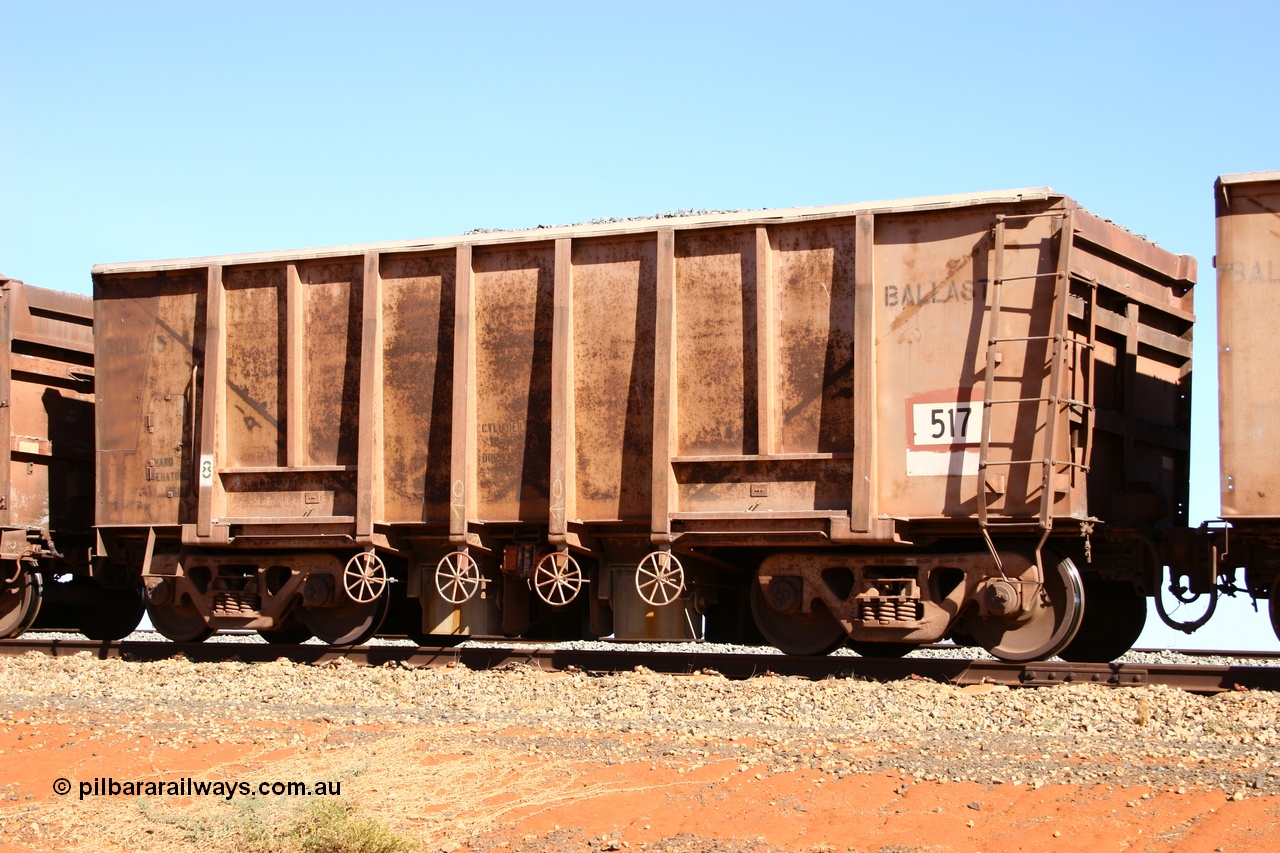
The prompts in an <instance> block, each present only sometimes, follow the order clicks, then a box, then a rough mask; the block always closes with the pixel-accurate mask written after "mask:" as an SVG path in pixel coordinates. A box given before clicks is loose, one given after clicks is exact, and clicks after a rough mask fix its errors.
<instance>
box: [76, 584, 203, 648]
mask: <svg viewBox="0 0 1280 853" xmlns="http://www.w3.org/2000/svg"><path fill="white" fill-rule="evenodd" d="M88 583H91V584H93V585H94V586H95V587H97V589H96V590H94V594H95V597H96V598H97V601H98V605H97V606H94V607H79V608H77V610H76V613H77V621H78V624H77V625H76V628H78V629H79V631H80V633H81V634H84V635H85V636H86V637H88V638H89V639H90V640H106V641H111V642H114V641H115V640H121V639H124V638H125V637H127V636H129V635H130V634H132V633H133V632H134V631H136V630H138V623H139V622H141V621H142V614H143V613H145V612H146V607H145V606H144V605H143V603H142V590H140V589H117V588H113V589H107V588H105V587H102V586H99V585H98V584H97V582H96V581H88ZM201 622H202V623H203V620H201ZM152 624H154V621H153V623H152ZM156 630H159V628H158V627H157V629H156ZM162 633H163V632H162ZM209 633H210V634H212V633H213V632H212V631H210V632H209ZM166 636H168V635H167V634H166ZM207 636H208V634H206V635H205V637H207ZM205 637H201V638H200V639H201V640H203V639H204V638H205ZM171 639H172V638H171Z"/></svg>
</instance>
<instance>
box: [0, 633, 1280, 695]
mask: <svg viewBox="0 0 1280 853" xmlns="http://www.w3.org/2000/svg"><path fill="white" fill-rule="evenodd" d="M30 652H37V653H40V654H44V655H48V656H50V657H71V656H74V655H78V654H86V653H87V654H89V655H92V656H94V657H97V658H99V659H103V660H105V659H109V658H118V659H122V660H129V661H139V662H152V661H160V660H172V659H176V658H185V659H186V660H189V661H192V662H195V663H217V662H224V661H241V662H244V663H267V662H270V661H274V660H277V659H279V658H286V659H288V660H291V661H294V662H295V663H305V664H312V665H324V664H331V663H335V662H337V661H339V660H346V661H350V662H352V663H356V664H360V665H365V666H383V665H387V664H399V665H402V666H408V667H431V666H465V667H467V668H468V669H475V670H497V669H503V668H514V667H518V666H531V667H535V668H538V669H543V670H547V671H560V672H586V673H592V674H606V673H616V672H631V671H635V670H637V669H639V668H644V669H647V670H649V671H652V672H657V673H664V674H669V675H691V674H700V673H717V674H719V675H722V676H724V677H726V678H731V679H746V678H756V677H760V676H768V675H777V676H797V677H802V678H811V679H824V678H857V679H862V680H870V681H896V680H900V679H904V678H911V679H924V680H929V681H937V682H943V683H948V684H954V685H961V686H964V685H973V684H997V685H1007V686H1009V687H1047V686H1054V685H1064V684H1099V685H1105V686H1110V687H1139V686H1143V685H1148V684H1162V685H1166V686H1170V687H1176V688H1178V689H1181V690H1186V691H1189V692H1193V693H1221V692H1223V691H1228V690H1273V691H1274V690H1280V667H1275V666H1239V665H1226V666H1224V665H1199V664H1197V665H1186V664H1147V663H1065V662H1062V661H1035V662H1031V663H1010V662H1007V661H998V660H973V659H969V658H962V657H956V658H902V659H890V658H871V657H847V656H841V657H798V656H790V655H777V654H752V653H723V652H715V653H702V652H697V651H694V652H685V651H669V652H662V651H659V652H653V651H635V650H630V649H625V648H620V649H617V650H612V649H604V650H596V649H593V650H578V649H561V648H555V647H548V646H530V645H525V646H522V647H517V648H503V647H470V646H468V647H452V648H447V647H414V646H357V647H349V648H337V647H333V646H324V645H300V646H294V645H268V644H265V643H172V642H145V641H124V642H98V641H92V640H61V639H55V640H39V639H26V638H20V639H16V640H3V641H0V656H13V655H23V654H27V653H30Z"/></svg>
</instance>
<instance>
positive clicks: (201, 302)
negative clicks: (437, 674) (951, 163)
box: [94, 189, 1195, 658]
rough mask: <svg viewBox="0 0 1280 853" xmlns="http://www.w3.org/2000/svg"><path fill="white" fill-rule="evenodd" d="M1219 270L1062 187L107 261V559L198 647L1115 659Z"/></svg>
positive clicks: (1178, 505)
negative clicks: (1203, 309) (704, 648)
mask: <svg viewBox="0 0 1280 853" xmlns="http://www.w3.org/2000/svg"><path fill="white" fill-rule="evenodd" d="M1194 277H1195V266H1194V261H1193V260H1192V259H1190V258H1187V257H1184V256H1175V255H1172V254H1170V253H1168V252H1166V251H1163V250H1161V249H1159V248H1157V247H1155V246H1154V245H1152V244H1151V243H1149V242H1147V241H1145V240H1144V239H1142V238H1140V237H1137V236H1135V235H1133V234H1131V233H1129V232H1127V231H1125V230H1123V229H1121V228H1119V227H1117V226H1115V225H1112V224H1110V223H1108V222H1106V221H1104V220H1102V219H1099V218H1097V217H1095V216H1093V215H1091V214H1089V213H1088V212H1086V211H1084V210H1082V209H1081V208H1080V207H1079V206H1078V205H1076V204H1075V203H1074V202H1073V201H1072V200H1071V199H1069V198H1067V197H1065V196H1063V195H1060V194H1058V193H1054V192H1052V191H1050V190H1047V189H1029V190H1016V191H1009V192H1001V193H990V194H982V195H965V196H947V197H937V198H930V199H918V200H908V201H902V202H886V203H874V204H866V205H849V206H837V207H824V208H804V209H795V210H783V211H751V212H742V213H730V214H718V215H710V216H695V217H687V218H671V219H656V220H644V221H634V222H618V223H607V224H598V225H585V226H572V227H563V228H547V229H536V230H533V231H511V232H498V233H486V234H473V235H468V236H464V237H458V238H450V239H442V240H432V241H421V242H413V243H387V244H377V245H367V246H348V247H336V248H331V249H322V250H312V251H299V252H281V253H266V254H255V255H238V256H224V257H213V258H198V259H186V260H178V261H168V262H164V261H162V262H149V263H135V264H112V265H100V266H97V267H95V268H94V282H95V303H96V312H95V328H96V334H97V340H98V347H99V370H100V372H101V373H102V382H101V386H100V392H99V399H98V427H99V429H98V456H97V458H98V479H99V502H98V508H97V522H98V526H99V535H100V541H101V548H102V553H103V555H104V557H105V558H106V559H108V560H112V561H117V562H119V563H120V564H121V565H127V566H130V567H132V568H133V570H134V571H137V572H140V573H141V578H142V580H143V582H144V583H145V586H146V588H147V599H148V609H149V611H150V613H151V618H152V620H153V622H154V623H155V624H156V625H157V627H158V628H160V630H161V631H163V632H164V633H166V634H168V635H169V636H171V637H175V638H182V639H193V638H199V637H202V636H205V635H207V633H208V632H209V631H210V630H212V629H216V628H219V627H254V628H257V629H259V630H260V631H262V632H264V633H265V634H266V635H267V636H269V637H275V638H280V637H285V636H288V637H298V636H305V635H306V634H308V633H310V634H315V635H318V636H320V637H322V638H324V639H326V640H329V641H330V642H337V643H343V642H354V641H356V640H359V639H362V638H364V637H366V636H368V635H369V634H371V633H372V632H374V631H376V630H377V628H378V624H379V623H380V622H381V620H382V619H383V617H384V616H385V615H386V614H387V612H388V611H390V612H391V613H392V615H393V617H397V614H399V617H397V619H398V620H399V624H400V625H401V626H402V627H403V628H404V629H405V630H407V631H408V632H409V633H411V634H413V635H426V634H441V633H448V634H455V635H459V634H462V635H465V634H491V633H497V632H498V631H501V632H503V633H507V634H522V633H538V632H547V631H560V632H569V633H573V632H575V631H578V630H579V626H580V625H581V624H582V623H586V624H587V625H589V627H590V631H591V632H592V633H594V634H597V635H601V636H604V635H613V636H616V637H618V638H658V639H688V638H693V637H699V636H703V635H704V632H706V633H707V634H709V635H711V636H717V637H719V636H729V635H732V634H735V633H741V629H742V627H743V626H744V625H746V626H747V628H748V629H750V627H751V625H752V623H754V626H756V627H758V628H759V629H760V631H762V632H763V634H764V636H765V637H766V638H767V639H768V640H769V641H770V642H773V643H774V644H776V645H778V646H779V647H781V648H783V649H784V650H786V651H790V652H796V653H806V652H808V653H812V652H823V651H826V650H829V649H830V648H833V647H834V646H836V645H839V644H841V643H843V642H845V641H846V640H851V641H852V642H853V643H854V644H855V645H856V646H860V647H864V648H865V646H863V645H862V644H870V643H878V645H876V646H874V647H872V648H873V649H875V650H881V651H884V652H889V653H898V652H901V651H903V650H905V649H908V648H911V647H913V646H914V645H916V644H919V643H923V642H929V641H932V640H936V639H939V638H941V637H943V636H947V635H949V634H951V635H960V636H964V637H968V638H972V639H973V640H974V641H976V642H979V643H981V644H982V645H984V646H986V647H987V648H989V649H991V650H992V651H993V652H995V653H996V654H998V655H1001V656H1004V657H1011V658H1032V657H1039V656H1044V655H1051V654H1054V653H1056V652H1058V651H1061V650H1063V649H1064V648H1065V647H1067V646H1068V644H1070V643H1071V641H1072V638H1073V637H1075V636H1076V634H1077V631H1079V639H1077V640H1076V641H1075V643H1074V644H1072V645H1071V648H1072V649H1074V650H1075V652H1076V653H1077V654H1079V655H1085V656H1097V655H1106V654H1111V653H1112V650H1114V649H1116V648H1118V647H1120V646H1123V647H1127V645H1128V643H1131V642H1132V638H1133V637H1136V635H1137V631H1138V630H1140V629H1141V624H1142V619H1143V618H1145V601H1144V598H1143V594H1144V593H1145V592H1148V591H1150V589H1151V588H1152V583H1153V581H1152V575H1153V573H1154V572H1155V571H1156V568H1155V566H1154V563H1156V562H1158V558H1156V557H1153V554H1155V552H1156V549H1155V548H1153V544H1158V542H1157V540H1158V539H1159V536H1160V530H1161V528H1162V527H1166V526H1169V525H1179V524H1185V513H1186V489H1187V480H1186V477H1187V460H1186V457H1187V447H1188V441H1187V433H1188V421H1189V409H1188V397H1189V393H1188V392H1189V381H1190V357H1191V343H1190V338H1191V326H1192V322H1193V317H1192V314H1191V293H1190V291H1191V287H1192V284H1193V282H1194ZM388 580H391V581H395V580H403V581H404V583H403V584H399V585H390V586H389V585H387V583H386V581H388ZM1086 594H1087V597H1088V599H1089V601H1090V602H1091V604H1093V606H1089V607H1085V606H1084V604H1083V600H1084V598H1085V597H1086ZM415 599H416V601H417V602H418V603H419V605H420V608H417V607H414V606H413V602H414V600H415ZM404 614H408V622H407V624H406V623H405V622H404V620H403V617H404ZM1091 616H1092V618H1091ZM1082 622H1083V624H1084V630H1080V627H1081V624H1082ZM1094 623H1096V625H1095V624H1094ZM1130 635H1132V636H1130ZM1120 650H1123V649H1122V648H1121V649H1120ZM1115 653H1118V652H1115Z"/></svg>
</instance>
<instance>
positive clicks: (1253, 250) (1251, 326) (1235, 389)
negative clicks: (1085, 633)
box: [1170, 172, 1280, 637]
mask: <svg viewBox="0 0 1280 853" xmlns="http://www.w3.org/2000/svg"><path fill="white" fill-rule="evenodd" d="M1214 197H1215V200H1216V213H1217V255H1216V256H1215V258H1214V264H1215V266H1216V268H1217V277H1218V290H1217V293H1218V395H1219V396H1218V401H1219V423H1220V427H1221V438H1220V443H1219V450H1220V453H1221V462H1222V482H1221V498H1222V518H1223V520H1225V521H1227V522H1230V527H1229V528H1222V527H1217V526H1210V527H1208V528H1207V529H1206V530H1205V531H1204V532H1205V533H1206V534H1207V539H1208V541H1209V543H1210V546H1211V547H1212V549H1213V550H1212V552H1211V554H1212V556H1213V557H1216V560H1211V561H1210V560H1198V561H1196V562H1195V563H1193V564H1191V565H1189V566H1187V567H1186V570H1185V571H1184V572H1183V573H1181V574H1175V576H1174V577H1173V578H1172V579H1171V584H1170V585H1171V590H1172V592H1173V594H1174V595H1175V596H1178V597H1180V598H1182V599H1183V600H1184V601H1189V600H1192V599H1195V598H1198V597H1200V596H1208V599H1207V601H1208V607H1206V608H1198V609H1196V610H1194V611H1193V612H1194V615H1195V616H1196V617H1197V618H1195V619H1194V621H1191V622H1190V623H1189V624H1187V626H1186V627H1187V628H1189V629H1194V628H1196V627H1199V625H1200V624H1203V623H1204V622H1205V621H1207V620H1208V619H1209V617H1210V616H1211V615H1212V613H1213V607H1214V605H1215V603H1216V596H1217V593H1218V591H1219V589H1221V590H1224V591H1227V592H1231V593H1234V592H1236V591H1237V589H1238V588H1237V574H1238V572H1239V571H1240V570H1241V569H1243V570H1244V578H1243V582H1244V589H1245V590H1246V591H1247V592H1248V593H1249V594H1250V595H1251V596H1252V597H1253V598H1254V599H1269V600H1270V614H1271V625H1272V627H1273V628H1274V630H1275V632H1276V636H1278V637H1280V450H1277V439H1278V438H1280V433H1278V431H1277V427H1276V424H1277V419H1278V418H1280V387H1278V384H1277V383H1278V379H1277V374H1276V364H1277V363H1278V362H1280V339H1278V338H1277V335H1276V329H1275V318H1276V317H1277V316H1280V236H1277V235H1278V233H1280V231H1278V229H1280V172H1250V173H1243V174H1234V175H1222V176H1221V177H1219V178H1218V180H1217V182H1216V183H1215V184H1214ZM1205 567H1209V568H1210V569H1211V570H1210V571H1205ZM1215 575H1216V576H1215Z"/></svg>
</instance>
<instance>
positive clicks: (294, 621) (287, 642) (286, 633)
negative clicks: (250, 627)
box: [258, 612, 315, 646]
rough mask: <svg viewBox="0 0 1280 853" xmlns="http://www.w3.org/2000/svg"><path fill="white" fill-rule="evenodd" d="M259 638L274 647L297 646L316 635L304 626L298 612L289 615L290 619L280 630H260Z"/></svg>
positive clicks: (286, 620)
mask: <svg viewBox="0 0 1280 853" xmlns="http://www.w3.org/2000/svg"><path fill="white" fill-rule="evenodd" d="M258 636H259V637H261V638H262V639H264V640H266V641H267V642H268V643H271V644H272V645H273V646H297V645H300V644H302V643H305V642H306V641H307V640H310V639H311V638H312V637H313V636H315V635H314V634H312V633H311V629H310V628H308V627H307V626H306V625H303V624H302V620H301V619H299V618H298V614H297V612H294V613H291V614H289V618H287V619H285V620H284V624H282V625H281V626H280V627H278V628H270V629H267V628H259V629H258Z"/></svg>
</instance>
